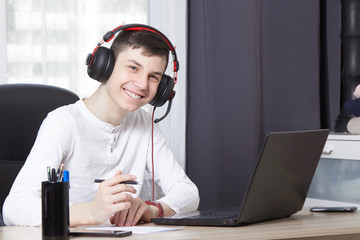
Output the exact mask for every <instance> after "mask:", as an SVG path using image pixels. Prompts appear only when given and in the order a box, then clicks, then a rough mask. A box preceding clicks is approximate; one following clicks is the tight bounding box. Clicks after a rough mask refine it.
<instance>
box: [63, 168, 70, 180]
mask: <svg viewBox="0 0 360 240" xmlns="http://www.w3.org/2000/svg"><path fill="white" fill-rule="evenodd" d="M69 180H70V179H69V171H67V170H64V171H63V178H62V181H63V182H69Z"/></svg>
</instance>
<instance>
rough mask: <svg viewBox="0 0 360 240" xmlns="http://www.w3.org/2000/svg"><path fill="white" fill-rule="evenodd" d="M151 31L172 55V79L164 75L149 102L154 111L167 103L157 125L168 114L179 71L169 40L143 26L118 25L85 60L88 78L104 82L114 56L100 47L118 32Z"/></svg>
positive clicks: (111, 68)
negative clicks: (159, 37)
mask: <svg viewBox="0 0 360 240" xmlns="http://www.w3.org/2000/svg"><path fill="white" fill-rule="evenodd" d="M142 30H145V31H151V32H154V33H157V34H159V35H160V36H161V37H162V38H163V39H164V41H165V42H166V43H167V44H168V45H169V48H170V52H171V55H172V60H173V64H172V68H173V77H170V76H168V75H166V74H163V76H162V78H161V80H160V83H159V86H158V89H157V91H156V94H155V96H154V98H153V99H152V100H151V101H150V102H149V104H150V105H152V106H154V110H155V108H156V107H161V106H163V105H164V104H165V103H166V102H167V101H169V103H168V107H167V110H166V113H165V115H164V116H162V117H161V118H158V119H156V120H155V121H154V122H155V123H158V122H160V121H161V120H163V119H164V118H165V117H166V116H167V115H168V114H169V112H170V110H171V105H172V100H173V98H174V97H175V93H176V92H175V91H174V86H175V84H176V82H177V71H178V70H179V61H178V60H177V55H176V52H175V48H174V47H173V45H172V44H171V42H170V40H169V39H168V38H167V37H166V36H165V35H164V34H163V33H162V32H160V31H159V30H157V29H155V28H153V27H151V26H148V25H143V24H126V25H120V26H118V27H116V28H115V29H113V30H112V31H109V32H107V33H106V34H105V35H104V36H103V39H102V40H101V41H100V42H99V43H98V44H97V46H96V47H95V49H94V51H93V52H92V53H89V54H88V56H87V58H86V65H87V66H88V67H87V73H88V75H89V77H90V78H92V79H95V80H97V81H99V82H106V81H107V80H108V79H109V78H110V76H111V74H112V71H113V69H114V65H115V55H114V53H113V51H112V50H111V49H109V48H106V47H102V46H101V45H102V44H103V43H105V42H109V41H111V40H112V39H113V38H114V36H115V34H116V33H118V32H120V31H142Z"/></svg>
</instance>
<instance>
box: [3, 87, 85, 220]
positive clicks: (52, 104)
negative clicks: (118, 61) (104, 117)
mask: <svg viewBox="0 0 360 240" xmlns="http://www.w3.org/2000/svg"><path fill="white" fill-rule="evenodd" d="M77 100H79V97H78V96H77V95H76V94H75V93H73V92H71V91H69V90H66V89H63V88H59V87H54V86H49V85H41V84H0V204H1V205H0V207H1V208H0V225H1V226H4V225H5V224H4V221H3V218H2V206H3V203H4V201H5V198H6V196H7V195H8V193H9V191H10V188H11V186H12V184H13V182H14V180H15V178H16V176H17V174H18V172H19V171H20V169H21V167H22V166H23V164H24V162H25V160H26V157H27V155H28V154H29V152H30V150H31V148H32V146H33V144H34V141H35V138H36V135H37V132H38V130H39V127H40V125H41V123H42V121H43V120H44V118H45V117H46V115H47V114H48V113H49V112H50V111H52V110H54V109H56V108H58V107H60V106H63V105H67V104H70V103H74V102H76V101H77Z"/></svg>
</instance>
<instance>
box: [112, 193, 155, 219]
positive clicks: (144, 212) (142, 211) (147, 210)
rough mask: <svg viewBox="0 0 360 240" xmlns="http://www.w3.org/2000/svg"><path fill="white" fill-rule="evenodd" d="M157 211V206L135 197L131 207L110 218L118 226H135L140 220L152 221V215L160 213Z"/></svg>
mask: <svg viewBox="0 0 360 240" xmlns="http://www.w3.org/2000/svg"><path fill="white" fill-rule="evenodd" d="M156 211H158V209H157V208H156V207H154V208H152V207H151V206H149V205H147V204H146V203H145V202H144V201H143V200H141V199H140V198H135V199H134V200H133V201H132V203H131V207H130V208H127V209H125V210H122V211H120V212H117V213H115V215H114V216H113V217H111V218H110V222H111V223H112V224H115V225H117V226H134V225H136V224H137V223H138V222H139V221H140V220H142V221H144V222H150V219H151V218H152V217H156V216H157V215H158V212H156Z"/></svg>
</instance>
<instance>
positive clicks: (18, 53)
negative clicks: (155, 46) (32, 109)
mask: <svg viewBox="0 0 360 240" xmlns="http://www.w3.org/2000/svg"><path fill="white" fill-rule="evenodd" d="M186 3H187V1H186V0H131V1H129V0H106V1H99V0H74V1H72V0H62V1H58V0H0V52H1V54H0V84H1V83H44V84H50V85H55V86H59V87H63V88H66V89H70V90H72V91H73V92H75V93H76V94H78V95H79V97H80V98H84V97H88V96H89V95H90V94H91V93H92V92H93V91H95V89H96V88H97V87H98V86H99V83H98V82H97V81H95V80H92V79H90V78H89V77H88V76H87V73H86V65H85V58H86V56H87V54H88V53H91V52H92V51H93V49H94V48H95V46H96V44H97V43H98V42H99V41H100V40H101V38H102V36H103V35H104V34H105V33H106V32H107V31H109V30H112V29H114V28H115V27H117V26H118V25H120V24H122V23H123V22H125V23H143V24H150V25H151V26H153V27H155V28H157V29H159V30H160V31H161V32H163V33H164V34H165V35H166V36H167V37H169V39H170V40H171V42H172V43H173V44H174V45H175V47H176V53H177V55H178V59H179V61H180V71H179V73H178V83H177V84H176V86H175V90H176V97H175V100H174V102H173V107H172V110H171V112H170V114H169V116H168V117H167V118H165V120H163V121H162V122H161V123H160V127H161V129H162V132H163V134H164V135H165V138H166V139H167V143H168V145H169V146H170V148H171V149H172V151H173V153H174V156H175V159H177V160H178V161H179V162H180V164H181V165H182V166H185V122H186V120H185V119H186V109H185V105H186V51H187V48H186V38H187V35H186V8H187V5H186ZM110 44H111V43H107V44H104V46H107V47H109V46H110ZM167 74H168V75H170V76H172V72H171V69H170V68H169V67H168V69H167ZM165 111H166V106H165V107H162V108H159V109H158V110H157V114H158V116H162V115H163V114H164V112H165Z"/></svg>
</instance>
